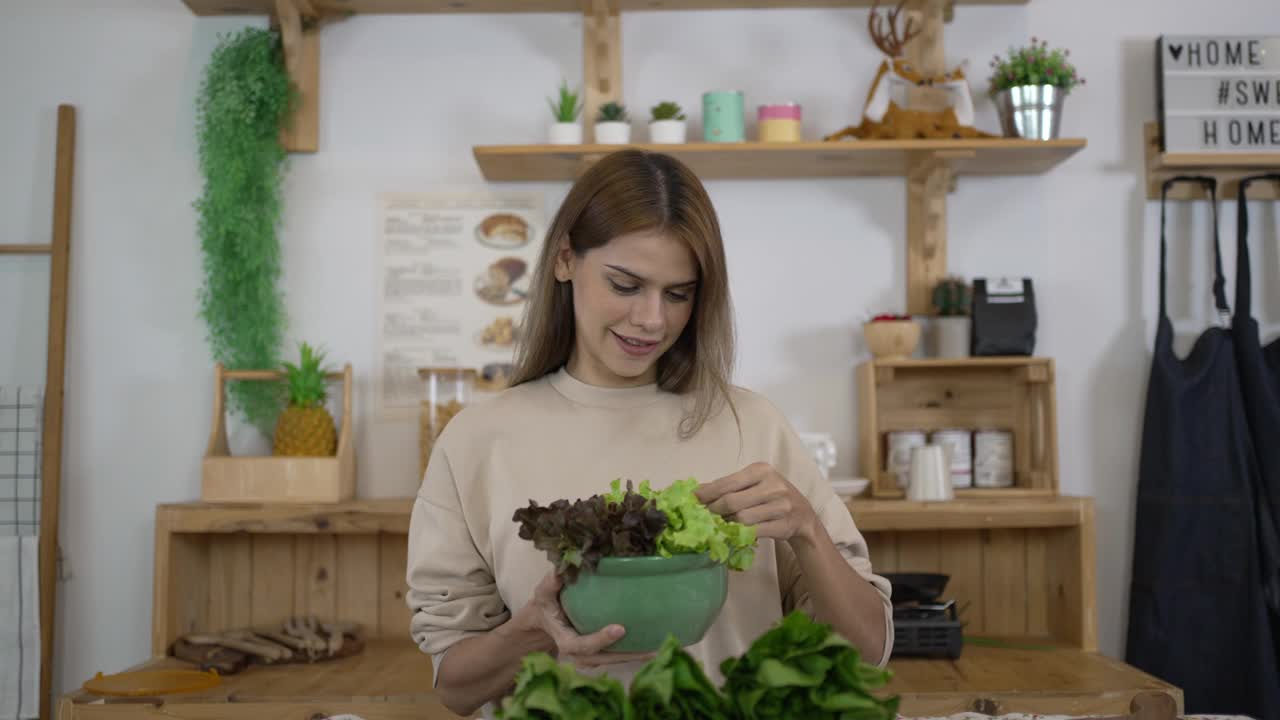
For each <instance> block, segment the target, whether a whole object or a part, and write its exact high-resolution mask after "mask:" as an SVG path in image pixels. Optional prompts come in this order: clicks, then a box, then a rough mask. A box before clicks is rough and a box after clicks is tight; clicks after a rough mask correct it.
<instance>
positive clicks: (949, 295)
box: [933, 277, 973, 358]
mask: <svg viewBox="0 0 1280 720" xmlns="http://www.w3.org/2000/svg"><path fill="white" fill-rule="evenodd" d="M972 302H973V293H972V292H971V291H970V290H969V283H967V282H965V281H964V279H963V278H959V277H948V278H943V279H942V280H941V281H940V282H939V283H938V284H937V285H936V286H935V287H934V288H933V309H934V311H935V312H936V313H937V315H938V317H936V318H934V322H933V333H934V336H933V340H934V351H935V353H936V354H937V356H938V357H940V358H962V357H968V356H969V308H970V306H971V303H972Z"/></svg>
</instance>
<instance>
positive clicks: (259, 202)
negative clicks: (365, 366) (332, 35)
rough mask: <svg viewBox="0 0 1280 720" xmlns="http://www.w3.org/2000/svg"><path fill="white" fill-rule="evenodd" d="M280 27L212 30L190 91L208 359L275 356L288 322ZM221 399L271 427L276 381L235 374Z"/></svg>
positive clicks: (274, 363) (249, 364)
mask: <svg viewBox="0 0 1280 720" xmlns="http://www.w3.org/2000/svg"><path fill="white" fill-rule="evenodd" d="M294 97H295V96H294V90H293V87H292V85H291V84H290V82H289V75H288V73H287V72H286V70H285V66H284V57H283V51H282V48H281V44H280V38H279V35H278V34H277V33H275V32H272V31H269V30H264V29H259V28H246V29H244V30H241V31H239V32H237V33H233V34H231V35H229V36H223V37H221V38H220V39H219V43H218V46H217V47H216V48H215V49H214V51H213V55H212V57H211V58H210V59H209V64H208V66H207V67H206V68H205V75H204V79H203V82H202V83H201V86H200V92H199V95H198V96H197V98H196V103H197V108H196V110H197V115H198V127H197V140H198V144H199V155H200V172H201V174H202V175H203V176H204V189H203V192H202V193H201V195H200V198H199V199H198V200H197V201H196V202H195V207H196V210H197V211H198V213H199V234H200V247H201V249H202V251H203V254H204V262H203V265H204V283H203V286H202V287H201V289H200V316H201V317H202V318H203V319H204V321H205V324H206V325H207V328H208V341H209V345H210V349H211V350H212V352H213V357H214V360H215V361H218V362H221V363H222V364H223V365H224V366H226V367H227V368H229V369H246V368H274V367H278V366H279V365H280V351H281V345H282V344H283V336H284V326H285V321H286V316H285V310H284V298H283V296H282V294H281V292H280V289H279V287H278V285H277V281H278V279H279V277H280V244H279V241H278V240H277V237H276V227H277V225H278V223H279V220H280V214H281V195H282V193H281V185H282V183H283V180H284V172H285V158H286V153H285V150H284V147H283V146H282V145H281V142H280V127H281V123H282V122H283V121H284V120H285V119H286V117H287V116H288V113H289V112H290V110H291V108H292V107H293V105H294ZM228 394H229V395H230V402H229V406H230V407H231V408H232V409H233V410H238V411H239V412H240V413H241V415H242V416H243V417H244V418H245V419H247V420H248V421H249V422H250V423H252V424H253V425H255V426H256V427H258V428H259V429H260V430H263V431H264V432H270V428H271V427H272V426H273V424H274V423H275V418H276V415H277V413H278V412H279V410H280V407H281V399H282V393H281V385H280V384H278V383H265V382H233V383H231V384H230V385H229V388H228Z"/></svg>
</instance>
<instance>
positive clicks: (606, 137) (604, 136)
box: [595, 120, 631, 145]
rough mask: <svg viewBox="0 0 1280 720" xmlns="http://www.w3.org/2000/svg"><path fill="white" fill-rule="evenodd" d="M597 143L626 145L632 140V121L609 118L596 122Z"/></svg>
mask: <svg viewBox="0 0 1280 720" xmlns="http://www.w3.org/2000/svg"><path fill="white" fill-rule="evenodd" d="M595 136H596V143H597V144H600V145H626V144H627V143H629V142H631V123H625V122H619V121H615V120H608V121H605V122H598V123H596V128H595Z"/></svg>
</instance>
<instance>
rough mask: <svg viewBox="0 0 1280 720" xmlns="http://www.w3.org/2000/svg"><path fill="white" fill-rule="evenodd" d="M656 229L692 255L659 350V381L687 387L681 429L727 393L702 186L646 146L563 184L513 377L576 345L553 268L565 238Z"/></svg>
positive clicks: (714, 241)
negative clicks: (679, 319) (686, 306)
mask: <svg viewBox="0 0 1280 720" xmlns="http://www.w3.org/2000/svg"><path fill="white" fill-rule="evenodd" d="M635 232H661V233H663V234H667V235H670V236H672V237H674V238H677V239H679V240H681V241H683V242H684V243H685V244H686V245H687V246H688V247H689V249H690V251H691V252H692V253H693V256H694V258H695V259H696V260H697V262H698V285H697V289H696V291H695V297H694V307H693V314H692V316H691V317H690V318H689V324H688V325H686V326H685V329H684V332H682V333H681V334H680V337H679V338H678V339H677V340H676V342H675V344H673V345H672V346H671V348H670V349H668V350H667V351H666V352H665V353H663V355H662V357H660V358H658V365H657V372H658V378H657V382H658V386H659V387H660V388H662V389H663V390H667V391H669V392H675V393H682V394H692V396H693V400H694V402H693V405H692V407H691V408H690V409H689V410H688V411H687V412H686V415H685V417H684V419H683V420H682V421H681V423H680V428H679V430H680V436H681V437H686V438H687V437H689V436H692V435H693V434H695V433H696V432H698V430H699V429H701V428H702V426H703V425H704V424H705V423H706V421H707V419H708V418H709V417H711V415H713V414H714V413H715V412H716V411H717V410H718V409H720V407H721V403H722V402H724V403H728V405H729V408H730V409H731V410H732V411H733V413H734V416H735V418H736V417H737V410H736V408H734V407H733V403H732V402H731V401H730V400H729V378H730V377H731V376H732V374H733V348H734V327H733V307H732V302H731V300H730V298H729V278H728V274H727V273H726V269H725V258H724V242H723V240H722V238H721V236H720V222H719V220H718V219H717V218H716V212H715V208H713V207H712V205H711V198H710V197H708V196H707V191H706V188H704V187H703V186H702V182H701V181H699V180H698V177H697V176H696V175H694V174H693V172H692V171H691V170H689V168H688V167H687V166H685V165H684V164H683V163H681V162H680V161H679V160H676V159H675V158H673V157H671V156H669V155H663V154H660V153H654V152H647V151H643V150H633V149H628V150H622V151H619V152H615V153H611V154H610V155H607V156H605V157H604V158H602V159H601V160H599V161H598V162H596V163H595V164H594V165H592V166H591V167H590V168H589V169H588V170H587V171H586V172H585V173H583V174H582V176H581V177H579V178H578V180H577V182H575V183H574V184H573V187H572V188H570V190H569V194H568V195H567V196H566V197H565V199H564V202H563V203H562V204H561V205H560V209H559V211H557V212H556V216H555V219H554V220H553V221H552V223H551V228H550V229H549V230H548V231H547V237H546V240H545V244H544V245H543V248H542V254H541V256H540V257H539V259H538V265H537V267H536V268H535V269H534V272H533V276H532V278H531V279H530V288H529V299H528V303H527V305H526V307H525V312H524V321H523V330H522V332H521V335H522V337H521V341H520V344H519V347H518V349H517V354H516V363H515V370H514V372H513V375H512V383H511V384H512V385H513V386H514V385H519V384H521V383H526V382H530V381H533V380H537V379H538V378H541V377H543V376H544V375H547V374H548V373H552V372H555V371H556V370H558V369H559V368H560V367H561V366H563V365H564V364H565V363H566V362H568V360H569V354H570V352H572V350H573V346H574V313H573V289H572V288H571V287H570V285H569V283H567V282H559V281H558V280H556V277H555V263H556V256H557V254H558V253H559V252H560V249H561V248H562V247H563V246H564V244H565V243H566V242H567V243H568V246H569V247H570V248H571V249H572V250H573V252H574V253H575V254H576V255H577V256H578V257H581V256H582V255H584V254H585V253H586V252H587V251H588V250H591V249H593V248H598V247H600V246H602V245H605V244H606V243H608V242H609V241H610V240H612V239H613V238H615V237H618V236H621V235H626V234H629V233H635Z"/></svg>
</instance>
